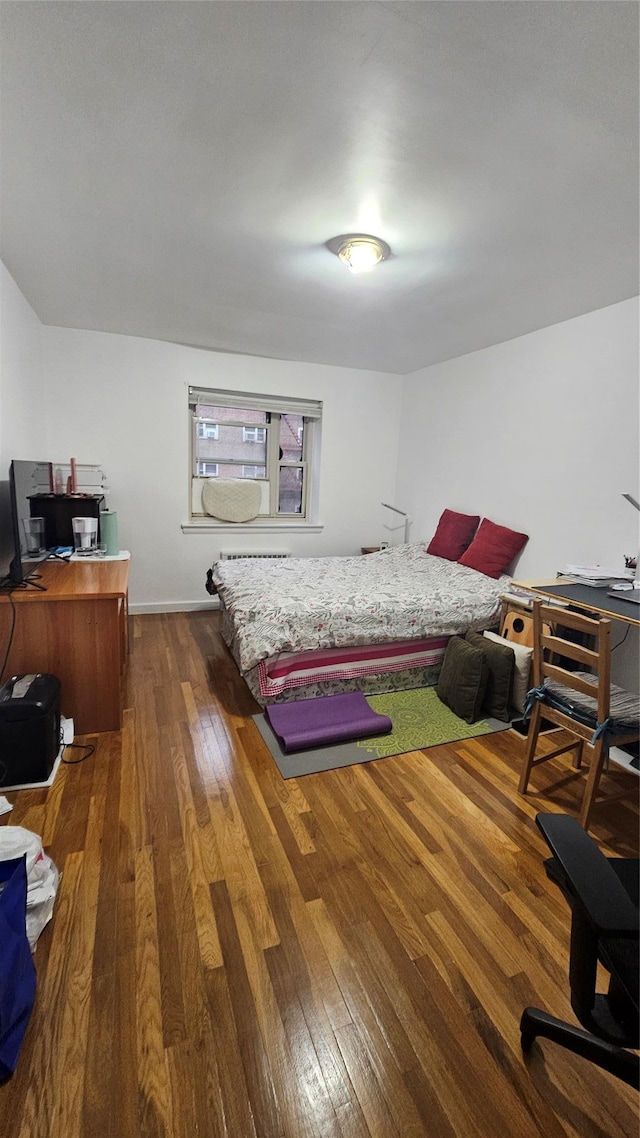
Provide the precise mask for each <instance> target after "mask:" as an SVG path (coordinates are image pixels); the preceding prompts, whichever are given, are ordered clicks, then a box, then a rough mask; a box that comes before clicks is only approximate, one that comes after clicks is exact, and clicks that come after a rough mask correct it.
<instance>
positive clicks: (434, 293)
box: [0, 0, 639, 374]
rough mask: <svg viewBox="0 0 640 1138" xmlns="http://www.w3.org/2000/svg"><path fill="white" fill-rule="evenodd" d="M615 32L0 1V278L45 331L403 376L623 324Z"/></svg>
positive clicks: (581, 21)
mask: <svg viewBox="0 0 640 1138" xmlns="http://www.w3.org/2000/svg"><path fill="white" fill-rule="evenodd" d="M638 11H639V9H638V5H637V3H635V2H633V3H627V2H625V0H621V2H616V3H611V2H610V0H604V2H602V3H600V2H597V0H596V2H579V0H578V2H577V0H541V2H537V0H535V2H519V0H511V2H508V3H502V2H486V3H485V2H475V0H468V2H462V0H445V2H436V0H433V2H432V0H416V2H412V3H403V2H397V3H386V2H383V0H376V2H372V3H367V2H351V0H349V2H342V0H337V2H322V0H310V2H304V0H295V2H284V3H280V2H277V3H272V2H270V0H250V2H244V0H231V2H224V0H204V2H200V3H191V2H182V0H177V2H147V3H144V2H141V3H140V2H139V3H129V2H127V0H122V2H119V0H114V2H101V0H96V2H89V0H81V2H76V3H66V2H56V0H46V2H30V3H23V2H21V0H17V2H13V0H4V2H3V3H2V4H0V19H1V31H2V89H1V94H2V136H1V139H0V145H1V158H2V197H1V199H0V201H1V206H2V216H1V222H2V225H1V244H0V255H1V256H2V259H3V260H4V262H5V264H6V265H7V268H8V269H9V271H10V272H11V274H12V275H13V276H14V278H15V280H16V281H17V283H18V284H19V286H20V288H21V289H22V291H23V292H24V294H25V296H26V297H27V299H28V300H29V302H30V303H31V304H32V306H33V307H34V309H35V310H36V312H37V313H38V315H39V317H40V319H41V320H42V321H43V322H44V323H45V324H57V325H64V326H67V327H73V328H88V329H100V330H103V331H109V332H121V333H126V334H130V335H135V336H147V337H154V338H157V339H162V340H172V341H177V342H179V343H188V344H193V345H198V346H202V347H209V348H215V349H221V350H224V351H234V352H245V353H250V354H254V355H262V356H273V357H277V358H282V359H295V360H305V361H312V362H319V363H330V364H343V365H348V366H352V367H359V368H373V369H377V370H382V371H390V372H397V373H401V374H402V373H406V372H409V371H412V370H415V369H417V368H420V367H423V366H425V365H427V364H431V363H435V362H437V361H440V360H443V359H449V358H452V357H454V356H458V355H461V354H463V353H465V352H469V351H473V350H475V349H477V348H482V347H485V346H488V345H490V344H495V343H499V342H501V341H503V340H508V339H511V338H512V337H514V336H519V335H522V334H524V333H526V332H529V331H532V330H534V329H536V328H540V327H544V326H546V325H549V324H553V323H556V322H558V321H560V320H565V319H568V318H570V317H572V316H575V315H578V314H580V313H583V312H588V311H591V310H593V309H597V308H601V307H604V306H605V305H608V304H612V303H614V302H616V301H619V300H623V299H625V298H627V297H629V296H632V295H634V294H635V293H636V292H637V291H638ZM358 230H359V231H365V232H373V233H375V234H378V235H379V236H380V237H383V238H384V239H385V240H386V241H387V242H388V243H389V244H390V246H391V248H392V251H393V254H394V256H393V258H392V259H391V260H389V261H387V262H385V263H384V264H382V265H381V266H379V267H378V269H377V270H376V271H375V272H374V273H373V274H372V275H371V276H359V277H356V276H352V275H350V274H349V273H348V272H347V270H346V269H345V268H344V267H343V266H342V264H341V263H340V262H339V261H338V260H337V258H336V257H335V256H333V255H332V254H331V253H329V252H328V251H327V249H326V248H325V246H324V243H325V242H326V241H327V240H328V239H329V238H331V237H333V236H335V235H336V234H339V233H346V232H351V231H358Z"/></svg>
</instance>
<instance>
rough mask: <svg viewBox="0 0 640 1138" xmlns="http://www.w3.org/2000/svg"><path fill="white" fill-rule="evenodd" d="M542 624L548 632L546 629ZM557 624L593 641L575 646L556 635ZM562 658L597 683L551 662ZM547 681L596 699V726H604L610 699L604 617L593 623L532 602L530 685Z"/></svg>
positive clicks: (608, 625) (608, 642)
mask: <svg viewBox="0 0 640 1138" xmlns="http://www.w3.org/2000/svg"><path fill="white" fill-rule="evenodd" d="M545 625H548V626H549V629H550V631H546V630H545ZM558 625H561V626H562V627H563V628H570V629H572V630H573V631H574V632H578V633H580V634H581V635H582V637H583V638H592V639H591V640H589V641H588V642H589V643H592V644H593V647H587V646H586V645H585V644H580V643H575V642H574V641H572V640H567V639H565V638H564V637H563V636H562V635H560V634H559V632H558ZM556 656H562V657H566V658H568V659H569V660H573V661H575V662H576V663H577V664H579V665H581V670H582V671H588V672H592V673H593V674H594V677H596V680H595V682H594V683H589V682H588V681H587V680H584V679H582V678H581V677H580V676H579V675H577V674H576V673H575V672H571V671H569V669H568V668H563V667H561V666H560V665H559V664H557V663H554V662H553V661H554V657H556ZM546 679H550V680H557V681H558V683H561V684H564V686H565V687H567V688H572V689H573V690H574V691H576V692H580V693H581V694H582V695H587V696H591V697H592V698H594V699H596V700H597V703H598V711H597V721H598V723H604V722H605V720H606V719H607V718H608V716H609V703H610V699H611V621H610V620H606V619H605V618H603V619H602V620H593V619H592V618H591V617H588V616H582V615H581V614H580V613H575V612H570V611H568V610H567V609H561V610H560V611H559V610H558V608H557V607H555V606H552V605H545V604H544V602H543V601H540V600H536V601H534V603H533V684H534V687H539V686H540V685H541V684H542V683H543V682H544V681H545V680H546Z"/></svg>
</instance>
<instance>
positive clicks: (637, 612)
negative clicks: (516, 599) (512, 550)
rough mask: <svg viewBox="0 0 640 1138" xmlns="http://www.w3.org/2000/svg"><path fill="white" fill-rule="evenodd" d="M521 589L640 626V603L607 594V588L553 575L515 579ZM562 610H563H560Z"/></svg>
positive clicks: (515, 583)
mask: <svg viewBox="0 0 640 1138" xmlns="http://www.w3.org/2000/svg"><path fill="white" fill-rule="evenodd" d="M513 583H514V585H517V586H518V588H521V589H531V591H532V592H533V593H539V594H540V595H541V596H542V597H555V598H557V599H558V600H561V601H566V602H567V604H570V605H575V606H576V607H579V608H582V609H587V610H588V611H589V612H597V613H600V614H601V616H608V617H612V618H613V619H614V620H623V621H625V623H626V624H634V625H637V626H639V627H640V605H634V604H631V602H630V601H625V600H622V599H621V600H618V598H617V597H609V596H607V590H606V589H594V588H593V587H592V586H591V585H581V584H576V583H575V581H566V580H564V579H563V578H562V577H552V578H549V580H547V581H514V582H513ZM559 611H562V610H559Z"/></svg>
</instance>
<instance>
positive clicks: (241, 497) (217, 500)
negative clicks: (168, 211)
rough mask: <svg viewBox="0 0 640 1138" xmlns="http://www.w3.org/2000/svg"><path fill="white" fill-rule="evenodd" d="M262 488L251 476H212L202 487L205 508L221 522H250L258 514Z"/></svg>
mask: <svg viewBox="0 0 640 1138" xmlns="http://www.w3.org/2000/svg"><path fill="white" fill-rule="evenodd" d="M261 500H262V488H261V486H260V483H259V482H253V481H252V479H250V478H210V479H208V481H207V482H205V483H204V485H203V487H202V506H203V509H204V510H205V511H206V512H207V513H208V514H211V517H212V518H218V519H219V521H221V522H250V521H252V519H253V518H256V517H257V516H258V511H259V509H260V502H261Z"/></svg>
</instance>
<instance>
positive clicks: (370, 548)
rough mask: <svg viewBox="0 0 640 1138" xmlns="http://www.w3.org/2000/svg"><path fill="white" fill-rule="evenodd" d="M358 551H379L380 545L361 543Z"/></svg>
mask: <svg viewBox="0 0 640 1138" xmlns="http://www.w3.org/2000/svg"><path fill="white" fill-rule="evenodd" d="M360 552H361V553H379V552H380V546H379V545H361V546H360Z"/></svg>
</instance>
